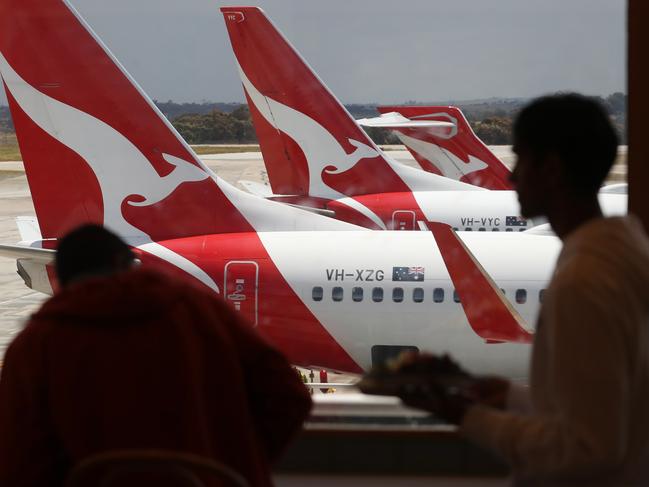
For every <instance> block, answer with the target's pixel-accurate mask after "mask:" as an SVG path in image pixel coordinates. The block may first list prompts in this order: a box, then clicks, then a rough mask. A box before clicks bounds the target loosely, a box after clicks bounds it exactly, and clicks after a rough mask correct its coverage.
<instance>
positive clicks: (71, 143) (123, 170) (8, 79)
mask: <svg viewBox="0 0 649 487" xmlns="http://www.w3.org/2000/svg"><path fill="white" fill-rule="evenodd" d="M0 72H2V77H3V78H4V81H5V84H6V85H7V88H8V89H9V92H10V93H11V95H12V96H13V97H14V99H15V100H16V102H17V103H18V105H20V108H21V109H22V110H23V111H24V112H25V113H26V114H27V115H28V116H29V117H30V118H31V119H32V120H33V121H34V123H36V125H38V126H39V127H40V128H41V129H42V130H44V131H45V132H47V133H48V134H49V135H50V136H51V137H53V138H55V139H56V140H58V141H59V142H61V143H62V144H63V145H65V146H66V147H68V148H70V149H71V150H73V151H74V152H75V153H77V154H78V155H79V156H80V157H81V158H83V160H84V161H85V162H86V163H87V164H88V166H89V167H90V169H91V170H92V172H93V173H94V174H95V177H96V178H97V181H98V183H99V186H100V188H101V194H102V200H103V205H104V225H105V226H106V227H108V228H110V229H111V230H113V231H114V232H116V233H117V234H118V235H120V236H121V237H123V238H125V239H133V238H135V239H138V238H139V239H147V240H150V237H149V235H147V234H146V233H145V232H143V231H142V230H140V229H139V228H137V227H135V226H133V225H132V224H131V223H129V222H127V221H126V219H125V218H124V216H123V215H122V211H121V206H122V203H123V202H124V201H125V200H127V199H129V198H130V197H133V196H140V197H142V198H144V201H142V202H134V201H128V204H130V205H132V206H149V205H153V204H156V203H158V202H160V201H162V200H164V199H165V198H167V197H168V196H169V195H170V194H171V193H172V192H173V191H174V190H175V189H176V188H178V186H180V185H181V184H183V183H186V182H191V181H201V180H204V179H206V178H208V177H209V174H208V173H206V172H205V171H203V170H202V169H201V168H200V167H197V166H196V165H194V164H192V163H190V162H187V161H185V160H182V159H180V158H178V157H175V156H171V155H169V154H164V158H165V160H167V161H168V162H169V163H171V164H173V165H174V166H175V168H174V169H173V171H171V173H169V174H168V175H167V176H164V177H160V175H159V174H158V173H157V172H156V171H155V169H154V168H153V166H152V165H151V163H150V162H149V160H148V159H147V158H146V157H145V156H144V154H142V153H141V152H140V151H139V149H138V148H137V147H136V146H135V145H133V143H132V142H131V141H130V140H128V139H127V138H126V137H124V136H123V135H122V134H121V133H119V132H118V131H117V130H115V129H113V128H112V127H111V126H110V125H108V124H106V123H104V122H102V121H101V120H99V119H97V118H95V117H93V116H91V115H89V114H87V113H84V112H82V111H81V110H78V109H77V108H74V107H71V106H69V105H66V104H65V103H61V102H60V101H58V100H55V99H53V98H51V97H49V96H47V95H46V94H44V93H41V92H40V91H38V90H37V89H36V88H34V87H33V86H31V85H30V84H29V83H27V82H26V81H25V80H23V79H22V78H21V77H20V76H19V75H18V74H17V73H16V72H15V71H14V70H13V68H12V67H11V66H10V65H9V63H8V62H7V60H6V59H5V57H4V56H3V55H2V54H1V53H0Z"/></svg>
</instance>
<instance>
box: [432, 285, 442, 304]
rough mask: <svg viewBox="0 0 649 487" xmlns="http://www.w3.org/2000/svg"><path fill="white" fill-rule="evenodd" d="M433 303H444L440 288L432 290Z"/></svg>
mask: <svg viewBox="0 0 649 487" xmlns="http://www.w3.org/2000/svg"><path fill="white" fill-rule="evenodd" d="M433 301H434V302H436V303H443V302H444V290H443V289H442V288H441V287H436V288H435V289H433Z"/></svg>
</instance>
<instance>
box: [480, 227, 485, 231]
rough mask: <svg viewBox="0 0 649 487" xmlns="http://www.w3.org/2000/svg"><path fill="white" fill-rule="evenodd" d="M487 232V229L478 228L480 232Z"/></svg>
mask: <svg viewBox="0 0 649 487" xmlns="http://www.w3.org/2000/svg"><path fill="white" fill-rule="evenodd" d="M485 230H486V228H485V227H480V228H478V232H484V231H485Z"/></svg>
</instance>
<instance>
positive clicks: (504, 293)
mask: <svg viewBox="0 0 649 487" xmlns="http://www.w3.org/2000/svg"><path fill="white" fill-rule="evenodd" d="M500 292H501V293H503V295H504V296H507V293H506V292H505V290H504V289H503V288H500Z"/></svg>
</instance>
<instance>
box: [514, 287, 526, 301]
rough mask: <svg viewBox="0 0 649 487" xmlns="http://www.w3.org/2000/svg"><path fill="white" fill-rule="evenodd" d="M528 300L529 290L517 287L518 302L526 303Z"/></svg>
mask: <svg viewBox="0 0 649 487" xmlns="http://www.w3.org/2000/svg"><path fill="white" fill-rule="evenodd" d="M526 301H527V290H525V289H517V290H516V302H517V303H518V304H524V303H525V302H526Z"/></svg>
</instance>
